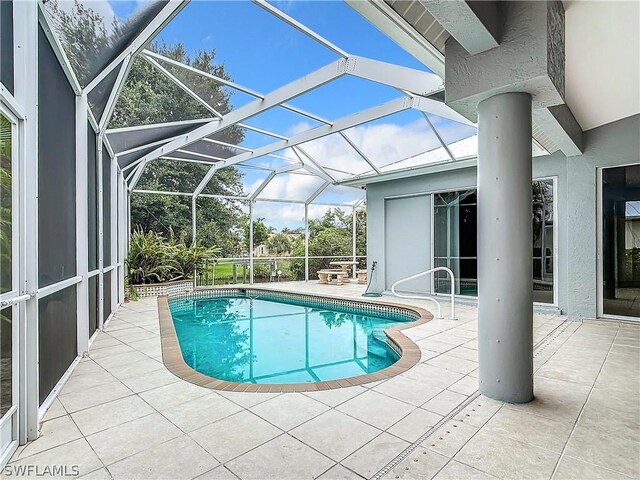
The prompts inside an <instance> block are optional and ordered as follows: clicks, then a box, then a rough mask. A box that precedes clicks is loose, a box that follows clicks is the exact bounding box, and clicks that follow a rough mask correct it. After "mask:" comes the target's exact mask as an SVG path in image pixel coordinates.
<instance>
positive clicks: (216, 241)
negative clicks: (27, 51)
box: [46, 0, 244, 255]
mask: <svg viewBox="0 0 640 480" xmlns="http://www.w3.org/2000/svg"><path fill="white" fill-rule="evenodd" d="M46 5H47V9H48V10H49V12H51V14H52V17H53V18H54V23H55V26H56V33H57V34H58V36H59V37H60V40H61V42H62V44H63V47H64V49H65V52H66V54H67V56H68V57H69V59H70V61H71V64H72V66H73V68H74V71H75V73H76V75H77V76H78V78H79V80H80V82H81V83H82V84H83V85H85V84H87V83H88V82H89V81H90V80H91V79H92V78H93V77H95V75H96V74H97V73H98V70H99V69H100V68H102V67H103V66H104V65H103V63H104V60H105V59H106V58H108V57H109V55H112V54H113V48H114V46H115V45H117V44H118V41H119V40H120V39H121V38H123V33H124V32H125V31H126V30H127V29H128V28H129V27H130V25H128V24H127V23H124V24H121V23H120V22H119V21H118V20H117V19H116V20H114V21H113V23H112V25H106V23H105V19H104V18H103V17H102V16H101V15H100V14H99V13H97V12H96V11H94V10H93V9H92V8H91V3H90V2H89V3H87V2H79V1H75V2H74V4H73V6H71V8H67V7H66V6H65V7H64V8H63V7H62V6H61V4H58V3H57V2H56V1H55V0H49V1H48V2H47V3H46ZM132 18H133V17H132ZM148 48H149V49H150V50H153V51H155V52H157V53H159V54H161V55H163V56H165V57H168V58H171V59H173V60H176V61H178V62H180V63H183V64H186V65H190V66H193V67H195V68H197V69H199V70H202V71H204V72H207V73H212V74H214V75H217V76H219V77H222V78H225V79H227V80H231V76H230V75H229V73H228V72H227V71H226V69H225V67H224V65H221V64H217V63H216V52H215V50H214V49H211V50H199V51H196V52H190V51H188V50H187V49H186V47H185V46H184V44H182V43H176V44H173V45H168V44H166V43H164V42H156V43H153V44H151V45H149V47H148ZM164 66H165V67H166V68H167V69H169V70H170V71H171V73H172V74H174V75H175V76H177V77H179V78H180V79H181V80H182V81H183V83H185V84H186V85H187V86H189V87H190V88H191V89H192V90H194V91H195V92H197V93H198V95H199V96H200V97H201V98H203V99H204V100H205V101H206V102H207V103H208V104H209V105H210V106H212V107H213V108H215V110H216V111H217V112H219V113H220V114H223V115H224V114H226V113H228V112H229V111H231V109H232V96H231V95H232V94H231V93H230V91H229V90H228V89H225V88H222V87H221V86H220V85H219V84H217V83H215V82H213V81H212V80H211V79H208V78H205V77H203V76H202V75H197V74H193V73H187V72H186V71H183V70H178V69H177V67H172V66H169V65H164ZM98 88H99V86H98ZM211 116H212V113H211V112H210V111H209V110H208V109H207V108H205V107H204V106H203V105H202V104H200V103H199V102H197V101H196V100H194V99H193V98H192V97H190V96H189V95H187V94H186V93H185V92H184V91H182V90H181V89H180V88H179V87H178V86H177V85H176V84H175V83H173V82H171V81H170V80H169V79H168V78H167V77H165V76H164V75H163V74H162V73H160V72H159V71H158V70H157V69H156V68H155V67H154V66H152V65H151V64H150V63H148V62H147V61H145V60H143V59H141V58H139V57H136V58H135V59H134V60H133V62H132V65H131V69H130V71H129V73H128V76H127V80H126V82H125V84H124V87H123V89H122V91H121V93H120V96H119V98H118V102H117V103H116V108H115V110H114V113H113V116H112V118H111V121H110V123H109V128H120V127H129V126H136V125H148V124H153V123H164V122H172V121H179V120H189V119H198V118H208V117H211ZM217 138H218V139H219V140H221V141H224V142H226V143H229V144H238V143H240V142H241V141H242V139H243V133H242V131H241V130H240V129H239V128H238V127H231V128H227V129H225V130H224V131H222V132H220V134H219V135H218V137H217ZM221 150H224V147H221ZM225 153H226V154H227V155H226V156H232V154H233V153H234V152H231V151H222V152H221V155H224V154H225ZM208 170H209V166H208V165H203V164H196V163H187V162H177V161H163V160H154V161H152V162H149V164H148V165H147V167H146V168H145V171H144V173H143V175H142V177H141V180H140V182H141V184H142V185H144V188H145V189H149V190H161V191H162V190H164V191H178V192H193V190H194V189H195V188H196V186H197V185H198V184H199V183H200V181H201V180H202V178H203V177H204V175H205V174H206V172H207V171H208ZM206 188H207V190H206V192H207V193H211V194H215V195H242V194H243V193H244V192H243V191H242V175H241V173H240V172H239V171H238V170H237V169H235V168H233V167H228V168H224V169H221V170H220V171H218V172H216V174H215V175H214V176H213V178H212V179H211V182H210V183H209V184H208V185H207V187H206ZM199 206H200V211H198V229H199V230H200V231H201V232H202V235H199V236H198V238H199V239H200V240H201V241H202V243H203V245H205V246H213V245H219V246H221V247H222V249H223V254H229V255H231V254H236V252H237V251H238V245H239V244H240V243H241V242H242V212H241V211H240V210H239V208H238V207H237V206H236V205H232V204H229V203H225V202H202V203H199ZM191 216H192V215H191V199H190V198H188V197H176V196H168V195H146V194H145V195H141V194H140V195H133V196H132V200H131V224H132V227H133V228H140V229H142V230H143V231H145V232H149V231H154V232H157V233H161V234H164V235H165V236H168V235H169V232H170V230H171V229H172V230H173V231H174V232H175V234H176V235H177V236H179V237H182V238H184V239H185V240H186V241H187V242H192V241H193V239H192V238H191V236H192V225H191Z"/></svg>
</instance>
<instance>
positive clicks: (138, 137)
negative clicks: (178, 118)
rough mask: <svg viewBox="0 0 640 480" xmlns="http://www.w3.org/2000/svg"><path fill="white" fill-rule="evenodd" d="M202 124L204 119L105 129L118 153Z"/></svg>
mask: <svg viewBox="0 0 640 480" xmlns="http://www.w3.org/2000/svg"><path fill="white" fill-rule="evenodd" d="M203 124H204V120H201V121H194V122H188V123H173V124H172V123H168V124H164V125H147V126H145V127H143V128H135V129H129V128H122V129H112V130H107V138H108V139H109V143H110V144H111V147H112V148H113V150H114V152H116V153H120V152H124V151H126V150H129V149H132V148H136V147H140V146H143V145H147V144H149V143H154V142H157V141H160V140H167V141H168V140H169V139H170V138H172V137H175V136H176V135H182V134H184V133H187V132H190V131H191V130H193V129H195V128H198V127H199V126H200V125H203Z"/></svg>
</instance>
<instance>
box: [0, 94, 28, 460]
mask: <svg viewBox="0 0 640 480" xmlns="http://www.w3.org/2000/svg"><path fill="white" fill-rule="evenodd" d="M16 137H17V121H16V119H15V118H13V117H12V116H11V114H10V113H9V111H8V109H5V108H4V106H3V104H1V103H0V465H1V464H4V463H3V462H4V461H6V459H7V458H8V457H9V456H10V455H11V454H12V453H13V451H14V450H15V448H16V446H17V426H18V371H19V368H18V359H19V356H18V345H19V342H18V335H19V330H18V321H19V313H20V308H21V304H22V302H24V300H26V298H28V296H26V297H25V296H20V294H19V279H18V265H19V252H18V242H17V241H16V238H17V233H18V221H17V220H18V201H17V199H18V195H17V193H18V188H17V187H18V185H19V184H18V182H17V175H16V173H17V165H18V163H17V151H18V149H17V142H16Z"/></svg>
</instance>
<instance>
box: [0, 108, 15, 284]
mask: <svg viewBox="0 0 640 480" xmlns="http://www.w3.org/2000/svg"><path fill="white" fill-rule="evenodd" d="M11 134H12V132H11V122H10V121H9V119H7V118H6V117H5V116H4V115H0V265H2V268H1V273H0V293H4V292H6V291H8V290H10V285H11V272H12V268H11V244H12V241H11V237H12V235H11V232H12V211H13V209H12V206H11V203H12V194H11V192H12V188H11V187H12V180H11V149H12V137H11Z"/></svg>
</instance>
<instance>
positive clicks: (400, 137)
mask: <svg viewBox="0 0 640 480" xmlns="http://www.w3.org/2000/svg"><path fill="white" fill-rule="evenodd" d="M345 134H346V135H348V136H349V138H350V139H351V141H352V142H353V143H355V144H356V145H357V146H358V148H359V149H360V150H361V151H362V152H363V153H364V155H366V157H367V158H368V159H369V160H370V161H371V162H372V163H373V164H374V165H375V166H376V167H377V168H379V169H381V170H382V169H384V168H385V167H388V166H391V165H394V164H396V163H400V162H402V161H405V160H407V159H409V158H411V157H416V156H418V155H421V154H424V152H428V151H431V150H434V149H437V148H441V144H440V142H439V140H438V137H437V136H436V135H435V133H434V132H433V130H432V129H431V127H430V126H429V124H428V123H427V121H426V120H425V119H424V117H423V116H422V114H421V113H420V112H418V111H417V110H405V111H402V112H399V113H395V114H393V115H389V116H387V117H384V118H381V119H378V120H374V121H372V122H368V123H365V124H363V125H359V126H357V127H353V128H350V129H349V130H347V131H346V132H345ZM445 153H446V152H445Z"/></svg>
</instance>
